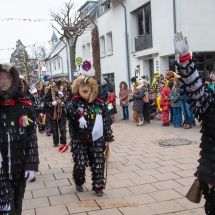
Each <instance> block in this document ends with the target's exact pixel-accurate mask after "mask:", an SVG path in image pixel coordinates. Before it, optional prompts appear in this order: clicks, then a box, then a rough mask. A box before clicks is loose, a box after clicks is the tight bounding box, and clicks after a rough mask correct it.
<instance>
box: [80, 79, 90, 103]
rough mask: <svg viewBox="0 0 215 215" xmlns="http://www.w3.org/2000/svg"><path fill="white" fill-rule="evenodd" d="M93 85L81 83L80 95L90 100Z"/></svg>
mask: <svg viewBox="0 0 215 215" xmlns="http://www.w3.org/2000/svg"><path fill="white" fill-rule="evenodd" d="M91 91H92V89H91V85H90V84H87V83H86V84H85V83H83V84H81V85H80V87H79V95H80V96H81V97H82V98H83V99H84V100H86V101H88V100H89V98H90V94H91Z"/></svg>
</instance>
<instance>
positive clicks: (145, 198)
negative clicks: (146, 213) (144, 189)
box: [123, 193, 156, 205]
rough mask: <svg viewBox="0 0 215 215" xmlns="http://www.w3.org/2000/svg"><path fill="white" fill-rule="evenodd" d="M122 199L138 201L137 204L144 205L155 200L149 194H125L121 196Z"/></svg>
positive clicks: (130, 201)
mask: <svg viewBox="0 0 215 215" xmlns="http://www.w3.org/2000/svg"><path fill="white" fill-rule="evenodd" d="M150 194H151V193H150ZM123 199H125V200H126V201H127V202H129V203H132V202H135V203H138V205H145V204H148V203H152V202H156V200H155V199H154V198H152V197H151V196H150V195H149V194H141V195H134V196H126V197H123Z"/></svg>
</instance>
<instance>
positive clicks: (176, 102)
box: [171, 78, 182, 128]
mask: <svg viewBox="0 0 215 215" xmlns="http://www.w3.org/2000/svg"><path fill="white" fill-rule="evenodd" d="M178 87H179V80H178V79H176V78H175V79H174V80H173V87H172V90H171V108H172V111H173V126H174V127H175V128H179V127H182V114H181V104H180V94H179V93H178V91H177V90H178Z"/></svg>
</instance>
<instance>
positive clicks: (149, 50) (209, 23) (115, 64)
mask: <svg viewBox="0 0 215 215" xmlns="http://www.w3.org/2000/svg"><path fill="white" fill-rule="evenodd" d="M92 4H94V6H95V5H97V10H96V11H95V10H94V11H95V12H91V11H92V9H91V10H90V7H91V8H92ZM214 8H215V1H214V0H204V1H202V0H195V1H194V0H123V1H121V0H98V1H86V3H85V4H84V5H83V6H82V7H81V8H80V9H79V10H80V12H82V13H83V15H85V16H86V17H89V18H90V19H91V20H92V21H93V23H94V24H93V23H91V24H90V28H88V30H87V31H85V32H84V34H82V35H81V36H80V37H79V38H78V41H77V44H76V56H79V57H82V58H83V60H90V61H92V48H91V30H89V29H91V28H93V27H94V25H97V26H98V29H99V37H100V60H101V69H102V76H103V77H104V76H106V75H108V76H109V78H110V80H111V82H113V83H115V85H116V93H117V94H118V86H119V83H120V81H127V82H129V80H130V78H131V77H132V76H134V75H135V68H136V67H137V66H139V68H140V74H141V75H148V76H149V77H150V80H152V78H153V74H154V72H155V71H159V72H160V73H162V74H164V73H165V71H166V70H168V69H171V70H174V69H175V67H174V65H173V63H174V60H175V50H174V44H173V35H174V32H175V31H179V30H182V31H183V32H184V34H186V35H187V36H188V38H189V43H190V49H191V50H192V52H193V56H194V57H195V58H196V60H197V66H198V69H199V71H200V72H204V73H205V74H206V75H207V74H208V73H209V71H211V70H214V69H215V42H214V38H215V30H214V29H213V26H214V25H215V13H214ZM86 11H88V14H86V13H85V12H86ZM204 14H207V16H206V15H204ZM125 26H126V27H125Z"/></svg>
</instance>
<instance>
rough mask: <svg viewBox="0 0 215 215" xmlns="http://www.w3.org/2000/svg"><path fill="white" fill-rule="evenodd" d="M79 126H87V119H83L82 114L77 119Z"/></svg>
mask: <svg viewBox="0 0 215 215" xmlns="http://www.w3.org/2000/svg"><path fill="white" fill-rule="evenodd" d="M78 121H79V128H83V129H84V128H87V121H86V120H85V119H84V117H83V116H82V117H81V118H80V119H79V120H78Z"/></svg>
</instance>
